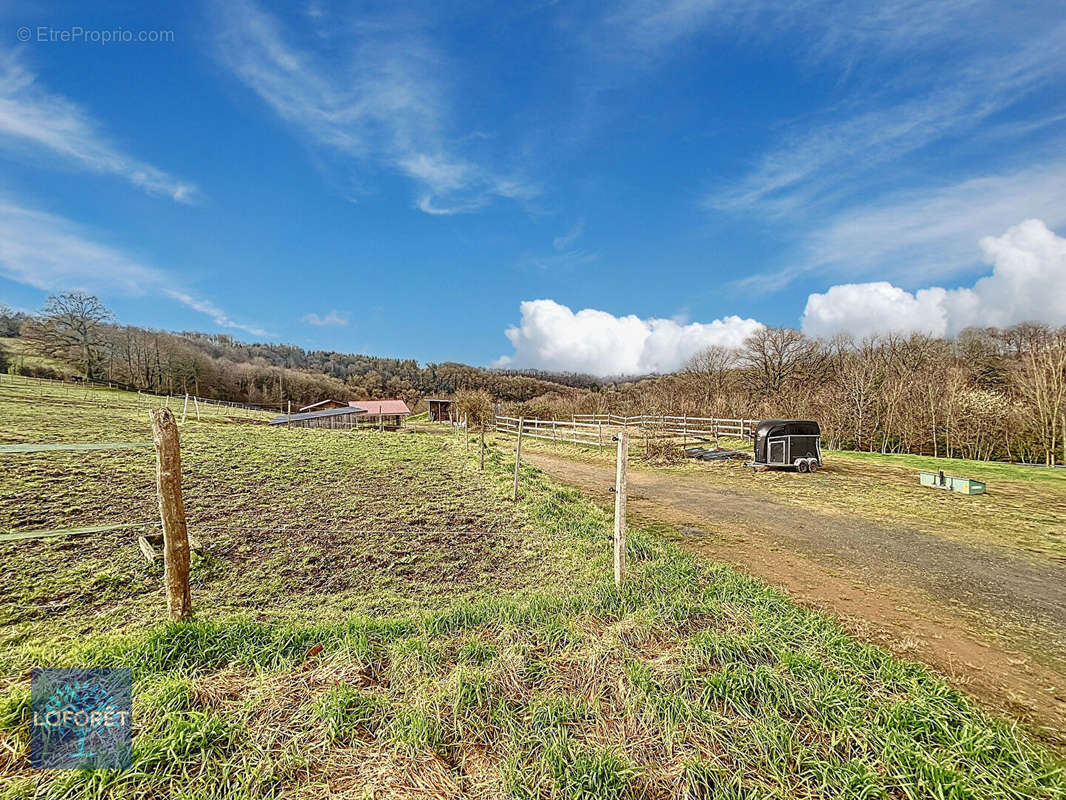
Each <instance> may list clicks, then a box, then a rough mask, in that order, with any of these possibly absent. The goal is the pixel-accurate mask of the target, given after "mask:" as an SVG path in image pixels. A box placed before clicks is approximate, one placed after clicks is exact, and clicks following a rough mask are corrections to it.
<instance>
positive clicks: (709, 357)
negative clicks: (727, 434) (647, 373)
mask: <svg viewBox="0 0 1066 800" xmlns="http://www.w3.org/2000/svg"><path fill="white" fill-rule="evenodd" d="M736 366H737V351H736V350H733V349H731V348H728V347H721V346H720V345H711V346H710V347H706V348H704V349H703V350H700V351H699V352H698V353H696V355H694V356H693V357H692V358H690V359H689V361H688V363H687V364H686V365H685V368H684V369H683V370H682V372H681V378H682V381H683V382H684V384H685V385H687V387H688V388H689V389H691V390H692V391H693V393H694V394H696V396H697V397H699V398H700V404H701V405H702V406H703V408H704V409H706V410H707V411H709V412H711V413H713V412H714V411H715V410H716V409H717V407H718V405H719V404H720V399H721V398H722V396H723V395H725V393H726V392H727V391H728V390H729V388H730V386H731V385H732V383H733V374H734V372H735V370H736Z"/></svg>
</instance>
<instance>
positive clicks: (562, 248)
mask: <svg viewBox="0 0 1066 800" xmlns="http://www.w3.org/2000/svg"><path fill="white" fill-rule="evenodd" d="M584 233H585V220H584V219H579V220H578V221H577V222H576V223H575V224H574V226H573V227H572V228H570V229H569V230H568V231H566V232H565V233H562V234H560V235H559V236H556V237H555V238H554V239H552V249H551V251H550V252H548V253H543V252H537V251H527V252H525V253H523V254H522V256H521V258H520V259H519V261H518V266H519V267H520V268H523V269H536V270H542V271H562V270H568V269H574V268H576V267H580V266H582V265H584V264H591V263H592V262H594V261H598V260H599V258H600V254H599V251H597V250H589V249H587V248H584V247H578V246H576V245H577V242H578V240H579V239H580V238H581V237H582V236H583V235H584Z"/></svg>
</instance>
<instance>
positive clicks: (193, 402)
mask: <svg viewBox="0 0 1066 800" xmlns="http://www.w3.org/2000/svg"><path fill="white" fill-rule="evenodd" d="M192 407H193V408H194V409H196V421H197V422H199V421H200V403H199V402H197V400H196V395H193V396H192Z"/></svg>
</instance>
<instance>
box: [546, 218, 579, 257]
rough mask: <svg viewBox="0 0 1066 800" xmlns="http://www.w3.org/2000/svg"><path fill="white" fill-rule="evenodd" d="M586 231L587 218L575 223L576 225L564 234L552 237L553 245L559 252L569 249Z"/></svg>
mask: <svg viewBox="0 0 1066 800" xmlns="http://www.w3.org/2000/svg"><path fill="white" fill-rule="evenodd" d="M584 232H585V220H583V219H579V220H578V221H577V223H576V224H575V225H574V227H572V228H571V229H570V230H568V231H567V232H566V233H564V234H563V235H562V236H556V237H555V238H554V239H552V247H554V248H555V249H556V250H558V251H559V252H563V251H564V250H569V249H570V248H571V247H572V246H573V244H574V242H576V241H577V240H578V239H580V238H581V236H582V234H583V233H584Z"/></svg>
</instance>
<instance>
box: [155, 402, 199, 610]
mask: <svg viewBox="0 0 1066 800" xmlns="http://www.w3.org/2000/svg"><path fill="white" fill-rule="evenodd" d="M149 415H150V416H151V418H152V438H153V440H154V441H155V455H156V472H155V476H156V489H157V491H158V493H159V519H160V521H161V522H162V524H163V582H164V584H165V585H166V589H167V610H168V612H169V613H170V617H171V619H177V620H187V619H189V618H190V617H191V616H192V596H191V593H190V591H189V532H188V529H187V528H186V526H185V501H184V500H183V499H182V497H181V444H180V443H179V441H178V426H177V423H176V422H175V420H174V414H173V413H172V412H171V411H170V409H169V408H157V409H153V410H152V411H150V412H149Z"/></svg>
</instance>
